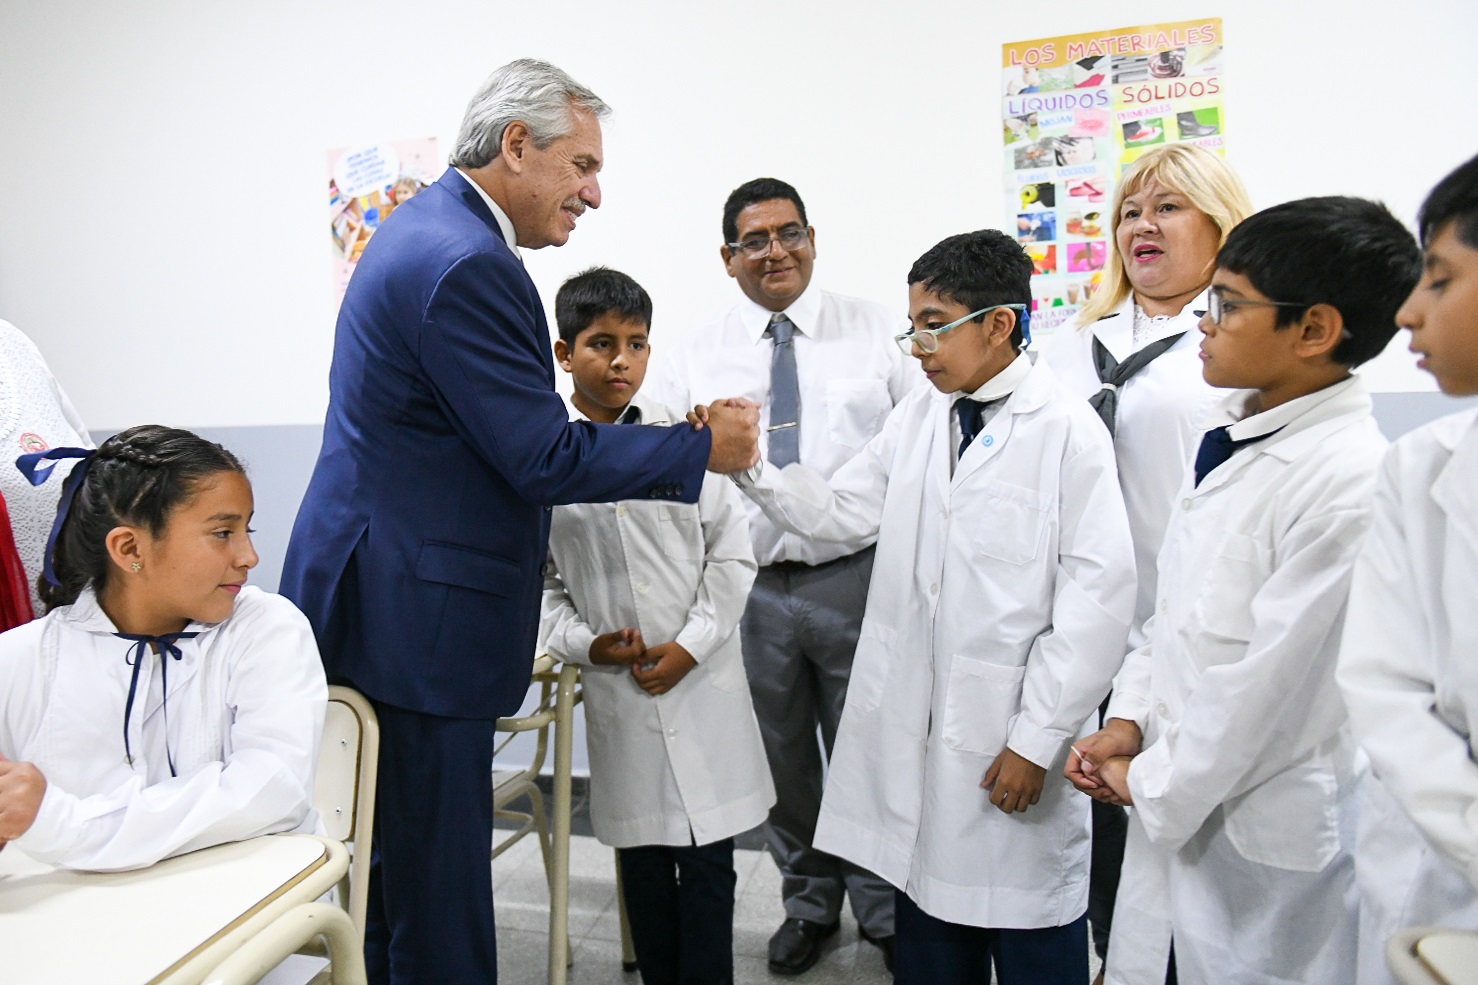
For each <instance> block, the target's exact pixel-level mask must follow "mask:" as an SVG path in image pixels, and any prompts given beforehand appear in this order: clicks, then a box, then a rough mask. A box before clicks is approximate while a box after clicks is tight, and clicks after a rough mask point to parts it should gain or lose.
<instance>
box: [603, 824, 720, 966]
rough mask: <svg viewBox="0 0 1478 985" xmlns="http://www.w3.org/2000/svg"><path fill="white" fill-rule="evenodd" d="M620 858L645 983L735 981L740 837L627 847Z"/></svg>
mask: <svg viewBox="0 0 1478 985" xmlns="http://www.w3.org/2000/svg"><path fill="white" fill-rule="evenodd" d="M620 858H621V888H622V891H623V892H624V893H625V895H626V919H627V921H628V922H629V923H630V925H631V944H632V946H633V947H634V948H635V950H636V965H637V968H639V969H640V970H641V980H642V983H643V985H731V983H732V982H733V981H734V885H735V882H736V877H735V875H734V839H733V838H725V839H724V840H723V841H716V842H714V843H713V844H711V845H702V846H698V845H689V846H687V847H676V846H669V845H643V846H641V847H639V848H623V849H621V852H620Z"/></svg>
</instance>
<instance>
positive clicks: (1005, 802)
mask: <svg viewBox="0 0 1478 985" xmlns="http://www.w3.org/2000/svg"><path fill="white" fill-rule="evenodd" d="M1046 779H1047V771H1046V770H1045V769H1043V768H1042V767H1040V766H1038V765H1037V764H1036V763H1034V762H1032V761H1031V760H1029V759H1025V758H1023V757H1021V756H1018V755H1017V754H1016V753H1014V752H1012V751H1011V750H1010V749H1002V750H1001V754H1000V755H999V756H997V757H996V759H995V762H993V763H991V764H990V769H988V770H986V771H985V779H984V780H981V781H980V785H981V786H982V787H983V788H985V789H986V790H989V791H990V802H991V803H992V804H995V805H996V806H997V807H999V808H1000V809H1001V810H1002V811H1003V812H1005V813H1007V814H1013V813H1014V814H1019V813H1020V812H1022V811H1024V810H1026V809H1027V808H1028V807H1030V806H1031V805H1032V804H1035V803H1036V802H1037V801H1039V800H1041V799H1042V784H1043V782H1045V781H1046Z"/></svg>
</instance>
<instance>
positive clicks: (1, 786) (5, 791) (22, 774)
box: [0, 756, 46, 845]
mask: <svg viewBox="0 0 1478 985" xmlns="http://www.w3.org/2000/svg"><path fill="white" fill-rule="evenodd" d="M44 796H46V777H44V776H42V775H41V771H40V770H38V769H37V768H36V767H35V765H34V764H32V763H12V762H10V761H9V760H7V759H6V758H5V757H4V756H0V845H3V844H4V843H5V842H7V841H11V840H12V839H15V838H19V837H20V836H21V835H23V834H25V833H26V832H27V831H29V830H30V828H31V825H32V824H33V823H35V821H36V812H37V811H39V810H40V809H41V798H42V797H44Z"/></svg>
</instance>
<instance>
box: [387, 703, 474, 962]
mask: <svg viewBox="0 0 1478 985" xmlns="http://www.w3.org/2000/svg"><path fill="white" fill-rule="evenodd" d="M374 707H375V713H376V714H377V715H378V716H379V719H380V770H379V783H378V787H377V790H376V798H375V838H374V842H375V844H374V855H373V856H372V859H371V863H370V890H369V913H368V916H367V919H366V921H365V924H366V925H365V933H364V938H365V943H364V958H365V970H366V971H367V972H368V977H369V981H370V983H371V985H392V983H393V985H420V983H422V982H436V983H437V985H473V983H476V985H496V983H497V981H498V951H497V946H496V944H495V942H494V928H493V878H492V870H491V868H490V867H489V864H488V850H489V846H490V845H491V844H492V836H493V786H492V784H493V781H492V775H493V774H492V763H493V744H494V740H495V738H496V733H495V732H494V731H493V725H494V723H493V722H492V721H487V720H478V719H461V718H441V717H439V716H436V715H423V714H420V713H419V712H413V711H406V710H405V709H403V708H396V707H393V706H391V705H386V704H382V703H380V702H378V701H376V702H374Z"/></svg>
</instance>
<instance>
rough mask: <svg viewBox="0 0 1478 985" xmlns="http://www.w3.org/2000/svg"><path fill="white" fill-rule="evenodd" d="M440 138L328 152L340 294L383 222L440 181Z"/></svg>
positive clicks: (330, 208)
mask: <svg viewBox="0 0 1478 985" xmlns="http://www.w3.org/2000/svg"><path fill="white" fill-rule="evenodd" d="M437 165H438V161H437V158H436V138H435V137H422V138H418V139H413V140H392V141H388V142H386V143H381V144H368V145H363V146H356V147H340V148H338V149H336V150H331V151H329V153H328V175H329V177H328V216H329V232H330V233H331V234H332V235H333V257H334V296H335V297H337V298H339V299H340V300H342V299H343V297H344V289H345V288H347V287H348V286H349V277H350V275H351V274H353V273H354V266H355V264H357V263H358V262H359V254H360V253H362V252H363V251H364V244H366V243H368V242H369V240H370V237H371V236H373V235H374V233H375V230H376V229H378V228H380V223H382V222H384V221H385V220H386V219H388V218H389V217H390V213H392V212H394V211H395V209H396V207H397V206H400V205H403V204H405V202H407V201H408V200H409V199H410V198H411V197H412V196H414V195H416V194H417V193H418V192H420V191H421V190H422V189H423V188H425V187H426V186H427V185H429V184H431V182H433V181H435V180H436V176H437V170H438V169H437Z"/></svg>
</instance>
